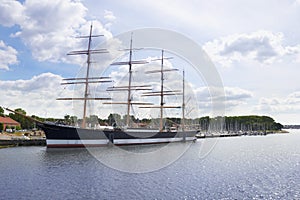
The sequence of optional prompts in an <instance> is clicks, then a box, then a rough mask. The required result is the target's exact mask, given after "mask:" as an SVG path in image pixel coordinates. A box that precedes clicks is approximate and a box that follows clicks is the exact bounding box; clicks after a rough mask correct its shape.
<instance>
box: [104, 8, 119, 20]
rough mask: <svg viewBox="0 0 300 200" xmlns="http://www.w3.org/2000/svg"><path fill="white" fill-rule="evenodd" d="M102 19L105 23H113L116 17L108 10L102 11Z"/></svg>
mask: <svg viewBox="0 0 300 200" xmlns="http://www.w3.org/2000/svg"><path fill="white" fill-rule="evenodd" d="M104 19H106V20H107V21H110V22H113V21H115V20H116V17H115V16H114V13H113V12H112V11H110V10H104Z"/></svg>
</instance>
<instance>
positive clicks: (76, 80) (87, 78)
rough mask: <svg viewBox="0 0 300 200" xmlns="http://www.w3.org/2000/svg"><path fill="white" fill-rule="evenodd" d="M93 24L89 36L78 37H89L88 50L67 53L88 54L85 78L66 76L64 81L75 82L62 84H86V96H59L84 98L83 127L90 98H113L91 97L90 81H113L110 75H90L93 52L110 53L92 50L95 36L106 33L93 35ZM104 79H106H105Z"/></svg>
mask: <svg viewBox="0 0 300 200" xmlns="http://www.w3.org/2000/svg"><path fill="white" fill-rule="evenodd" d="M92 31H93V25H92V24H91V26H90V34H89V35H88V36H79V37H77V38H88V48H87V50H79V51H71V52H70V53H68V54H67V55H84V54H85V55H87V61H86V62H87V69H86V76H85V78H66V79H63V81H74V82H64V83H61V84H62V85H66V84H84V85H85V90H84V97H83V98H57V100H83V116H82V124H81V127H82V128H85V127H86V112H87V111H86V110H87V101H88V100H110V99H111V98H91V97H89V84H90V83H104V82H112V81H111V80H109V77H90V67H91V63H92V62H91V54H101V53H108V51H107V50H106V49H96V50H91V43H92V38H93V37H100V36H104V35H92ZM103 79H104V80H103Z"/></svg>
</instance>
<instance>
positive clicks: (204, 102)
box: [195, 87, 253, 113]
mask: <svg viewBox="0 0 300 200" xmlns="http://www.w3.org/2000/svg"><path fill="white" fill-rule="evenodd" d="M209 89H212V90H214V93H215V96H211V94H210V93H211V92H210V91H209ZM222 90H223V92H222ZM195 92H196V94H197V99H198V101H199V102H200V103H199V106H200V109H202V111H203V112H205V113H211V111H212V110H211V109H213V108H214V109H224V110H223V112H225V111H226V112H231V111H232V110H238V109H243V106H245V105H247V104H248V102H249V100H251V98H252V97H253V93H252V92H251V91H248V90H245V89H242V88H239V87H224V88H208V87H199V88H197V89H195ZM223 95H225V96H223ZM219 112H220V110H219Z"/></svg>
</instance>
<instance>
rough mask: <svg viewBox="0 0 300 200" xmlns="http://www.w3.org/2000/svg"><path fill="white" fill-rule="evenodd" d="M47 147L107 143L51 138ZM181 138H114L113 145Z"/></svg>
mask: <svg viewBox="0 0 300 200" xmlns="http://www.w3.org/2000/svg"><path fill="white" fill-rule="evenodd" d="M192 140H195V137H186V141H192ZM46 141H47V146H48V147H67V146H70V147H72V146H74V147H76V146H78V147H80V146H82V147H83V146H105V145H107V144H109V140H108V139H102V140H53V139H47V140H46ZM180 141H183V138H145V139H141V138H140V139H115V140H114V144H115V145H128V144H151V143H164V142H180Z"/></svg>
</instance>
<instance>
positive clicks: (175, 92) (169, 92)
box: [140, 50, 180, 132]
mask: <svg viewBox="0 0 300 200" xmlns="http://www.w3.org/2000/svg"><path fill="white" fill-rule="evenodd" d="M171 58H172V57H169V58H166V57H164V50H162V51H161V58H159V59H156V60H161V67H160V70H152V71H147V72H146V73H147V74H151V73H160V81H161V82H160V91H157V92H155V91H154V92H145V93H144V95H143V96H160V105H159V106H141V107H140V108H159V109H160V117H159V131H160V132H162V131H163V126H164V125H163V110H164V109H165V108H180V106H165V102H164V96H166V95H168V96H170V95H178V94H180V91H178V90H173V91H172V90H164V72H172V71H178V69H164V60H165V59H171Z"/></svg>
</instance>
